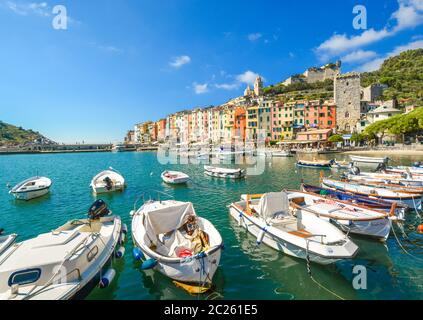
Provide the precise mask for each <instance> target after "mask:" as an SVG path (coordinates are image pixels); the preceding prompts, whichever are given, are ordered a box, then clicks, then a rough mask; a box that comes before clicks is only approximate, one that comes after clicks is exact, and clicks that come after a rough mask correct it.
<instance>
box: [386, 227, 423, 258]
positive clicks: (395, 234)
mask: <svg viewBox="0 0 423 320" xmlns="http://www.w3.org/2000/svg"><path fill="white" fill-rule="evenodd" d="M389 222H390V224H391V229H392V233H393V234H394V236H395V239H396V240H397V242H398V245H399V246H400V248H401V249H402V250H403V251H404V252H405V253H406V254H407V255H409V256H410V257H412V258H414V259H416V260H419V261H423V259H421V258H419V257H416V256H414V255H412V254H411V253H410V252H408V251H407V249H405V248H404V246H403V245H402V243H401V242H400V240H399V238H398V236H397V233H396V232H395V228H394V226H393V224H392V221H391V220H390V221H389Z"/></svg>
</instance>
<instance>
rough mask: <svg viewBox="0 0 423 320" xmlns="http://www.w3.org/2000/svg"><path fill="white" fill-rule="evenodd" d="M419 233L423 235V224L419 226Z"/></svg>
mask: <svg viewBox="0 0 423 320" xmlns="http://www.w3.org/2000/svg"><path fill="white" fill-rule="evenodd" d="M417 231H418V232H419V233H423V224H421V225H419V226H418V227H417Z"/></svg>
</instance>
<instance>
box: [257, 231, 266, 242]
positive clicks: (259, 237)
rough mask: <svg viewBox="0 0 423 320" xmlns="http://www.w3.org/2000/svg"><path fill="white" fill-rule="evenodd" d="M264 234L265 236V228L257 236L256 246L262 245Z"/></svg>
mask: <svg viewBox="0 0 423 320" xmlns="http://www.w3.org/2000/svg"><path fill="white" fill-rule="evenodd" d="M265 234H266V228H263V229H261V230H260V232H259V234H258V236H257V244H258V245H260V244H261V243H262V241H263V238H264V235H265Z"/></svg>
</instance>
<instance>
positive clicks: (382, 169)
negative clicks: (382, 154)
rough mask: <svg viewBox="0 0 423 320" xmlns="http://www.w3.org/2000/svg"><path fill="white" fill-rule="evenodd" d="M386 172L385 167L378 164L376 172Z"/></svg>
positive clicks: (382, 164)
mask: <svg viewBox="0 0 423 320" xmlns="http://www.w3.org/2000/svg"><path fill="white" fill-rule="evenodd" d="M385 170H386V165H385V164H384V163H379V165H378V166H377V168H376V172H382V171H385Z"/></svg>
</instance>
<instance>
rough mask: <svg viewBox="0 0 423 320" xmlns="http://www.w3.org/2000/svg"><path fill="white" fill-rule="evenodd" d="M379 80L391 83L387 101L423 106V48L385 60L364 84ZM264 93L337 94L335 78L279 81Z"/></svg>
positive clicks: (295, 95)
mask: <svg viewBox="0 0 423 320" xmlns="http://www.w3.org/2000/svg"><path fill="white" fill-rule="evenodd" d="M375 83H383V84H386V85H388V86H389V89H387V90H385V92H384V97H383V98H384V100H391V99H393V98H396V99H397V100H398V101H399V102H400V104H401V103H402V104H416V105H418V106H423V49H417V50H409V51H406V52H403V53H401V54H399V55H397V56H395V57H392V58H389V59H387V60H385V62H384V63H383V64H382V66H381V68H380V69H379V70H378V71H374V72H365V73H362V74H361V84H362V86H363V87H367V86H369V85H371V84H375ZM264 93H265V94H266V95H268V96H277V97H278V98H279V99H281V100H289V99H294V100H302V99H308V100H314V99H329V98H332V97H333V81H332V80H326V81H324V82H316V83H313V84H309V83H295V84H291V85H288V86H285V85H283V84H282V83H279V84H275V85H271V86H268V87H267V88H264Z"/></svg>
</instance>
